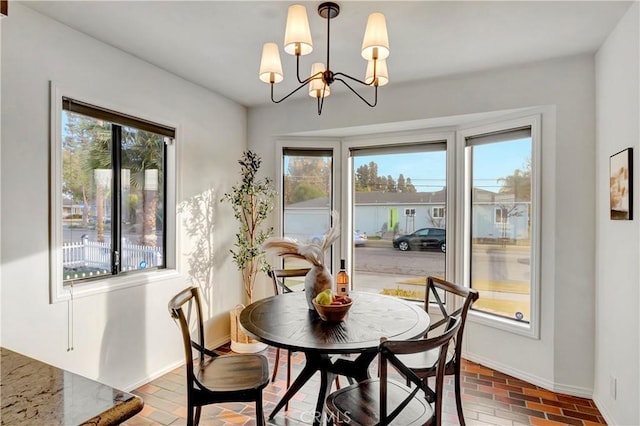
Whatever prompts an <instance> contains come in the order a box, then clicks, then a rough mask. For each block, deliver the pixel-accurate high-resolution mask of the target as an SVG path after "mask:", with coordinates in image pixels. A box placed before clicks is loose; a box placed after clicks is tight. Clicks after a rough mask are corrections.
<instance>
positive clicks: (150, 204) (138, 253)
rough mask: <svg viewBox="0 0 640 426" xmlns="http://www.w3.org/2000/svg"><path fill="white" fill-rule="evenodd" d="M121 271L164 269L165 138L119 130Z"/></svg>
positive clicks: (127, 129)
mask: <svg viewBox="0 0 640 426" xmlns="http://www.w3.org/2000/svg"><path fill="white" fill-rule="evenodd" d="M121 146H122V153H121V155H122V171H121V188H122V189H121V197H120V200H121V201H120V204H121V208H120V211H121V219H120V229H121V236H122V237H121V241H122V247H121V251H122V255H121V256H120V268H121V271H123V272H124V271H131V270H136V269H147V268H150V267H162V266H164V263H163V259H164V251H163V232H164V231H163V228H164V209H163V206H164V200H163V197H164V194H163V191H162V188H163V187H164V138H163V137H162V136H160V135H157V134H154V133H150V132H145V131H143V130H137V129H134V128H131V127H125V128H123V129H122V143H121Z"/></svg>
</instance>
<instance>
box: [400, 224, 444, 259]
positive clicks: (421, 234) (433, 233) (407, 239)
mask: <svg viewBox="0 0 640 426" xmlns="http://www.w3.org/2000/svg"><path fill="white" fill-rule="evenodd" d="M393 247H395V248H397V249H400V251H407V250H423V249H438V250H440V251H441V252H443V253H444V252H445V251H446V249H447V242H446V230H444V229H441V228H422V229H418V230H417V231H415V232H414V233H412V234H408V235H402V236H401V237H397V238H395V239H394V240H393Z"/></svg>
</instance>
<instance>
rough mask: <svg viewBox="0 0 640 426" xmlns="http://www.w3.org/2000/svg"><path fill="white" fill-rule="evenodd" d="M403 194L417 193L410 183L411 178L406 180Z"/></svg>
mask: <svg viewBox="0 0 640 426" xmlns="http://www.w3.org/2000/svg"><path fill="white" fill-rule="evenodd" d="M405 192H409V193H415V192H417V190H416V187H415V186H413V183H412V182H411V178H407V182H406V188H405Z"/></svg>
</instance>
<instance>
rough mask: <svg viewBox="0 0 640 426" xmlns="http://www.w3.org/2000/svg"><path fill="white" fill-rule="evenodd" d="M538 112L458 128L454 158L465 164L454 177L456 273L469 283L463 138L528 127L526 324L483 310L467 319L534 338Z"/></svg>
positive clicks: (536, 318) (537, 285)
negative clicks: (456, 183)
mask: <svg viewBox="0 0 640 426" xmlns="http://www.w3.org/2000/svg"><path fill="white" fill-rule="evenodd" d="M541 114H542V113H540V114H535V115H531V113H529V114H527V115H525V116H522V117H519V118H512V119H506V120H499V121H495V122H493V123H488V124H484V125H480V126H474V127H471V126H469V127H465V128H461V129H460V130H459V131H458V132H457V142H456V146H457V150H458V156H459V158H458V159H457V161H458V164H460V165H464V167H460V168H459V169H458V170H457V172H458V174H457V178H458V181H459V182H460V186H459V188H458V191H457V198H458V203H459V204H458V205H459V206H462V208H460V209H459V211H458V212H457V218H456V220H457V223H458V229H459V230H460V233H459V234H458V239H457V240H456V242H457V243H458V248H462V250H457V252H458V256H459V257H460V259H459V262H458V265H459V267H458V269H457V275H456V277H457V278H458V280H459V281H461V282H463V283H464V285H465V286H467V287H468V286H469V276H470V270H469V265H470V252H471V247H470V239H469V238H465V235H468V234H469V232H470V227H469V221H468V220H465V219H466V218H468V217H469V214H470V206H469V204H470V203H469V199H468V197H469V196H470V194H469V193H468V192H469V191H466V188H467V187H468V184H469V183H468V182H466V180H465V179H466V176H467V173H466V169H467V168H468V167H469V165H468V159H467V158H466V155H465V146H466V138H467V137H469V136H473V135H478V134H483V133H491V132H497V131H501V130H508V129H513V128H518V127H523V126H531V143H532V149H531V156H532V158H531V173H532V193H531V202H532V212H531V217H532V225H531V245H532V249H531V294H530V297H531V318H530V321H529V324H527V323H521V322H518V321H514V320H510V319H507V318H501V317H498V316H495V315H490V314H486V313H483V312H478V311H475V310H473V309H472V310H470V311H469V316H468V319H469V321H470V322H475V323H479V324H483V325H487V326H490V327H494V328H497V329H501V330H505V331H510V332H512V333H515V334H519V335H522V336H526V337H530V338H533V339H540V309H541V307H540V300H541V297H540V286H541V283H540V273H541V272H540V259H541V257H540V248H541V246H540V244H541V240H540V234H541V225H542V222H541V199H542V193H541V179H542V173H541V166H542V156H541V146H542V142H541V121H542V117H541Z"/></svg>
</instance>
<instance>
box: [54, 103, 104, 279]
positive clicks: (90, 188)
mask: <svg viewBox="0 0 640 426" xmlns="http://www.w3.org/2000/svg"><path fill="white" fill-rule="evenodd" d="M62 136H63V142H62V170H63V176H62V210H63V212H62V217H63V224H62V229H63V233H62V234H63V247H62V257H63V279H64V281H70V280H76V279H82V278H90V277H96V276H101V275H106V274H110V273H111V256H112V249H113V246H112V240H111V232H110V231H111V217H112V216H111V214H112V205H111V191H112V173H113V168H112V164H111V151H112V146H111V124H110V123H105V122H103V121H100V120H96V119H93V118H89V117H85V116H82V115H79V114H75V113H72V112H68V111H63V135H62Z"/></svg>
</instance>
